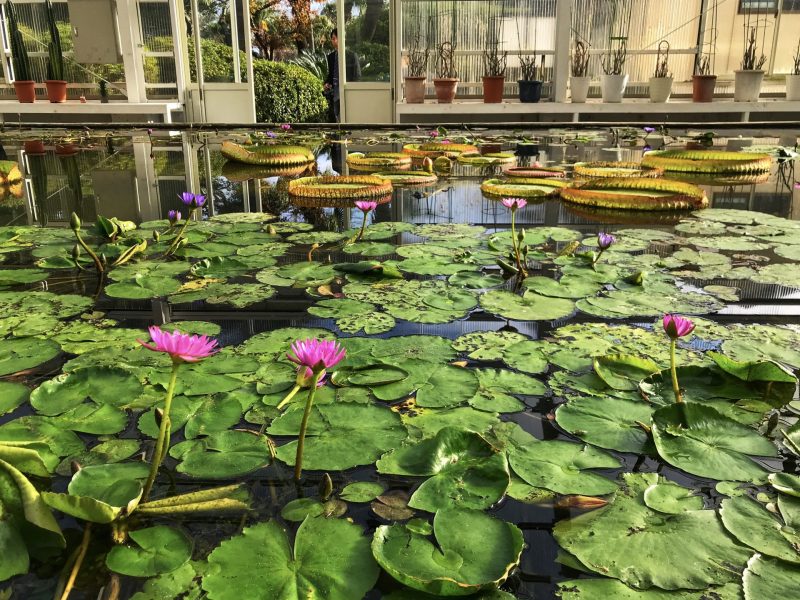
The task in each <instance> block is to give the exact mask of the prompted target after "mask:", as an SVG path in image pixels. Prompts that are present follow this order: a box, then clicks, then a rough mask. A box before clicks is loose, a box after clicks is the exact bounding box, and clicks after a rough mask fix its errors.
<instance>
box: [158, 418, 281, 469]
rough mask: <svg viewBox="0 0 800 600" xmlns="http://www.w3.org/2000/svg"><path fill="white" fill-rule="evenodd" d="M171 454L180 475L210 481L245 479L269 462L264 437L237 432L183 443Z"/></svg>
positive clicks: (170, 452)
mask: <svg viewBox="0 0 800 600" xmlns="http://www.w3.org/2000/svg"><path fill="white" fill-rule="evenodd" d="M169 454H170V456H172V457H173V458H176V459H178V460H179V461H180V463H179V464H178V467H177V470H178V472H180V473H186V474H187V475H190V476H191V477H199V478H208V479H226V478H229V477H238V476H241V475H245V474H247V473H250V472H251V471H255V470H257V469H260V468H262V467H265V466H267V464H269V461H270V453H269V447H268V445H267V440H266V438H265V437H264V436H260V435H253V434H251V433H247V432H244V431H235V430H234V431H220V432H217V433H212V434H211V435H209V436H208V437H204V438H200V439H196V440H187V441H185V442H180V443H179V444H176V445H175V446H173V447H172V448H170V451H169Z"/></svg>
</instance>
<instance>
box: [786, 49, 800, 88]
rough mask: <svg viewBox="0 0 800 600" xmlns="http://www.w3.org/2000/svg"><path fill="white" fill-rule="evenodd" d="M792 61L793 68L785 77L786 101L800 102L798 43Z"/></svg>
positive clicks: (799, 54)
mask: <svg viewBox="0 0 800 600" xmlns="http://www.w3.org/2000/svg"><path fill="white" fill-rule="evenodd" d="M792 60H793V61H794V67H793V68H792V72H791V73H789V74H788V75H787V76H786V99H787V100H800V42H798V43H797V48H796V49H795V51H794V57H793V58H792Z"/></svg>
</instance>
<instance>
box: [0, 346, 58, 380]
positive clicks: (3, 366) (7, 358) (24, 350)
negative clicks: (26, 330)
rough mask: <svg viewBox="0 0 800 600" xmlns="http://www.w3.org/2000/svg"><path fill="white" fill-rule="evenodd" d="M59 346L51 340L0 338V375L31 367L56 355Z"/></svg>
mask: <svg viewBox="0 0 800 600" xmlns="http://www.w3.org/2000/svg"><path fill="white" fill-rule="evenodd" d="M60 351H61V348H60V346H59V345H58V344H57V343H56V342H54V341H53V340H46V339H45V340H43V339H39V338H17V339H5V340H0V376H3V375H10V374H12V373H17V372H19V371H24V370H26V369H32V368H34V367H37V366H39V365H41V364H42V363H46V362H47V361H49V360H52V359H54V358H55V357H56V356H58V354H59V352H60Z"/></svg>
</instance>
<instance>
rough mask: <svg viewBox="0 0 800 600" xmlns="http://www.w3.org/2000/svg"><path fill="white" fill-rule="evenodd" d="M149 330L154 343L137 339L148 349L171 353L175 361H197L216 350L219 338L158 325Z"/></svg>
mask: <svg viewBox="0 0 800 600" xmlns="http://www.w3.org/2000/svg"><path fill="white" fill-rule="evenodd" d="M148 331H149V332H150V338H151V339H152V340H153V343H152V344H146V343H145V342H143V341H142V340H137V341H138V342H139V343H140V344H141V345H142V346H144V347H145V348H147V349H148V350H152V351H153V352H165V353H166V354H169V355H170V357H171V358H172V362H173V363H180V362H197V361H199V360H201V359H203V358H207V357H209V356H211V355H212V354H214V353H215V352H216V346H217V340H214V339H211V338H209V337H207V336H205V335H199V336H198V335H188V334H185V333H181V332H180V331H177V330H175V331H173V332H172V333H169V332H166V331H162V330H161V329H159V328H158V327H156V326H152V327H150V328H148Z"/></svg>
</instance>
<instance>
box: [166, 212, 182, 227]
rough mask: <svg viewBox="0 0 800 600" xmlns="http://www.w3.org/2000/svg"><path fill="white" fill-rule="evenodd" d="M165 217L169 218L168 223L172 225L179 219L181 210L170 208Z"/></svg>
mask: <svg viewBox="0 0 800 600" xmlns="http://www.w3.org/2000/svg"><path fill="white" fill-rule="evenodd" d="M167 219H169V222H170V224H172V225H174V224H175V223H177V222H178V221H180V220H181V212H180V211H179V210H171V211H169V212H168V213H167Z"/></svg>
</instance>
